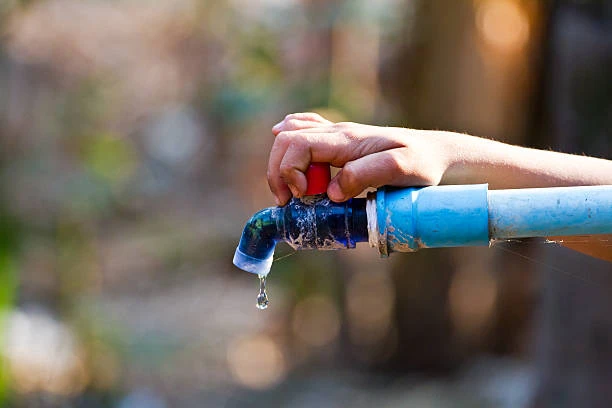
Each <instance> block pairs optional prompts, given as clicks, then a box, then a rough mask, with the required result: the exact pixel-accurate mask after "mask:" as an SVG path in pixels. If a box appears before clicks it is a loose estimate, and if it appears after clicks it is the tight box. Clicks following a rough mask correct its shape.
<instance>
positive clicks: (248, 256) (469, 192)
mask: <svg viewBox="0 0 612 408" xmlns="http://www.w3.org/2000/svg"><path fill="white" fill-rule="evenodd" d="M592 234H612V186H586V187H555V188H533V189H514V190H491V191H489V190H488V188H487V185H486V184H478V185H456V186H431V187H415V188H394V187H381V188H379V189H378V190H377V191H376V192H375V193H370V194H368V198H367V199H362V198H355V199H352V200H349V201H347V202H345V203H334V202H332V201H330V200H329V199H328V198H327V197H325V195H322V196H320V197H318V198H316V199H313V200H311V201H306V202H304V201H301V200H298V199H292V200H291V201H290V202H289V204H287V205H286V206H284V207H271V208H266V209H264V210H262V211H260V212H258V213H256V214H255V215H254V216H253V217H252V218H251V219H250V220H249V221H248V222H247V224H246V226H245V228H244V231H243V233H242V238H241V239H240V244H239V245H238V248H237V249H236V253H235V255H234V264H235V265H236V266H238V267H239V268H241V269H243V270H245V271H248V272H252V273H257V274H260V275H266V274H267V273H268V272H269V271H270V267H271V264H272V257H273V254H274V248H275V246H276V244H277V243H278V242H280V241H284V242H287V243H288V244H289V245H291V246H292V247H293V248H294V249H296V250H302V249H323V250H328V249H329V250H332V249H349V248H354V247H355V245H356V243H357V242H366V241H369V242H370V246H372V247H377V248H378V250H379V252H380V254H381V255H382V256H388V255H389V254H390V253H392V252H411V251H416V250H418V249H420V248H439V247H456V246H486V245H489V243H490V242H491V241H492V240H497V239H512V238H526V237H547V236H559V235H565V236H567V235H592Z"/></svg>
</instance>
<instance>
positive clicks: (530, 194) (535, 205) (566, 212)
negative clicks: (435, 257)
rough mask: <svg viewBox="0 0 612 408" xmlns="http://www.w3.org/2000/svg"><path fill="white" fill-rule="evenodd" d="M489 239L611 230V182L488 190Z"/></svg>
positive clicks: (597, 232) (610, 232)
mask: <svg viewBox="0 0 612 408" xmlns="http://www.w3.org/2000/svg"><path fill="white" fill-rule="evenodd" d="M488 204H489V230H490V235H491V238H492V239H508V238H526V237H547V236H554V235H583V234H589V235H590V234H612V186H588V187H556V188H528V189H520V190H491V191H489V203H488Z"/></svg>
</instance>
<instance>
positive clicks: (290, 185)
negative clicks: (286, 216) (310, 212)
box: [287, 184, 300, 197]
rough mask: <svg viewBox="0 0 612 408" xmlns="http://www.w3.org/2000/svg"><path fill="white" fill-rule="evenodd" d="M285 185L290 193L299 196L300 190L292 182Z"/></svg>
mask: <svg viewBox="0 0 612 408" xmlns="http://www.w3.org/2000/svg"><path fill="white" fill-rule="evenodd" d="M287 186H288V187H289V190H291V194H293V196H294V197H299V195H300V192H299V191H298V189H297V188H296V187H295V186H294V185H293V184H287Z"/></svg>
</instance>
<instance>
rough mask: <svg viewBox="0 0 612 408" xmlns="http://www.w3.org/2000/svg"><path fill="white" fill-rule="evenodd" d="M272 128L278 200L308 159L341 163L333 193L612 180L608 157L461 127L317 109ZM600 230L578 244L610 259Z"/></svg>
mask: <svg viewBox="0 0 612 408" xmlns="http://www.w3.org/2000/svg"><path fill="white" fill-rule="evenodd" d="M273 133H274V134H275V135H276V139H275V141H274V144H273V146H272V150H271V152H270V160H269V164H268V182H269V184H270V189H271V191H272V193H273V194H274V196H275V198H276V201H277V203H278V204H279V205H282V204H285V203H286V202H287V201H288V200H289V199H290V198H291V196H292V195H293V196H296V197H300V196H302V195H303V194H304V192H305V191H306V178H305V176H304V172H305V170H306V169H307V168H308V165H309V164H310V162H328V163H330V164H331V165H333V166H335V167H339V168H341V170H340V171H339V172H338V174H337V175H336V176H335V177H334V178H333V179H332V181H331V182H330V185H329V187H328V190H327V194H328V196H329V198H330V199H332V200H334V201H345V200H347V199H349V198H351V197H354V196H356V195H358V194H359V193H360V192H362V191H363V190H364V189H366V188H367V187H380V186H382V185H394V186H426V185H437V184H472V183H488V184H489V186H490V188H491V189H507V188H529V187H560V186H578V185H604V184H610V185H612V161H610V160H604V159H598V158H594V157H586V156H578V155H570V154H564V153H558V152H552V151H545V150H536V149H529V148H525V147H520V146H513V145H508V144H505V143H500V142H496V141H493V140H488V139H483V138H479V137H474V136H469V135H465V134H459V133H452V132H441V131H431V130H414V129H404V128H390V127H377V126H368V125H361V124H357V123H332V122H330V121H328V120H327V119H324V118H322V117H321V116H319V115H317V114H314V113H299V114H292V115H288V116H287V117H286V118H285V119H284V120H283V121H282V122H280V123H279V124H277V125H276V126H275V127H274V128H273ZM599 238H602V237H601V236H600V237H599ZM599 238H598V239H596V240H590V241H589V240H585V241H588V242H586V243H585V244H580V245H578V246H576V245H574V249H577V250H580V251H581V252H585V253H590V254H599V257H602V258H604V259H608V260H612V251H610V247H609V246H607V247H604V246H602V245H607V243H608V242H609V241H605V240H602V239H599ZM604 238H605V237H604ZM568 241H569V240H568ZM591 241H592V242H591ZM598 245H599V246H600V247H601V248H599V249H597V248H596V247H597V246H598ZM568 246H570V245H569V244H568ZM570 247H571V246H570ZM589 248H591V249H593V248H595V249H594V252H593V250H591V251H590V250H589ZM608 253H610V254H608Z"/></svg>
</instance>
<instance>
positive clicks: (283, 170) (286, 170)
mask: <svg viewBox="0 0 612 408" xmlns="http://www.w3.org/2000/svg"><path fill="white" fill-rule="evenodd" d="M279 172H280V176H281V178H282V179H284V180H289V179H290V178H291V175H292V174H293V166H291V165H290V164H289V163H281V165H280V168H279Z"/></svg>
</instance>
